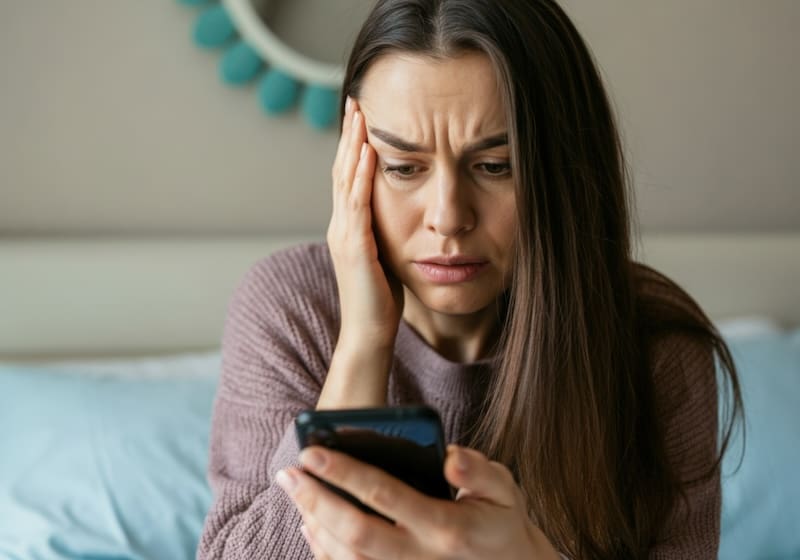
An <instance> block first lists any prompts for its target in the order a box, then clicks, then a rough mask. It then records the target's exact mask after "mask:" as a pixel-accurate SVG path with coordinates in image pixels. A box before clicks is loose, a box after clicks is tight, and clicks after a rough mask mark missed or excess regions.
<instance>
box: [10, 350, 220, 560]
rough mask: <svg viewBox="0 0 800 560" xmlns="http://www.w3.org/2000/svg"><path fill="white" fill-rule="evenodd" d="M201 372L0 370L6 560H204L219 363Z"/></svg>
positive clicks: (170, 368)
mask: <svg viewBox="0 0 800 560" xmlns="http://www.w3.org/2000/svg"><path fill="white" fill-rule="evenodd" d="M200 363H201V364H205V367H200V368H198V367H197V366H198V360H197V359H194V360H189V359H182V358H175V359H172V360H167V361H159V362H154V361H152V360H150V361H149V362H140V363H137V362H131V363H116V364H107V365H105V366H104V365H102V364H100V365H94V366H93V367H79V366H77V365H76V366H60V367H55V366H54V367H50V368H47V367H42V366H40V367H32V366H11V365H0V558H4V559H14V560H16V559H26V560H56V559H58V560H61V559H67V558H69V559H85V560H88V559H92V560H111V559H114V560H121V559H135V560H139V559H141V560H144V559H161V558H165V559H166V558H169V559H175V560H181V559H187V560H189V559H193V558H194V556H195V549H196V544H197V540H198V538H199V535H200V531H201V528H202V523H203V519H204V516H205V513H206V511H207V509H208V507H209V503H210V499H211V497H210V492H209V489H208V487H207V484H206V481H205V468H206V463H207V453H208V429H209V419H210V411H211V404H212V399H213V395H214V391H215V386H216V380H217V373H216V372H217V371H218V369H219V357H218V355H209V356H208V357H207V358H205V359H201V360H200ZM187 366H191V367H187ZM190 369H193V370H195V371H191V372H189V371H188V370H190ZM198 369H199V370H201V371H197V370H198Z"/></svg>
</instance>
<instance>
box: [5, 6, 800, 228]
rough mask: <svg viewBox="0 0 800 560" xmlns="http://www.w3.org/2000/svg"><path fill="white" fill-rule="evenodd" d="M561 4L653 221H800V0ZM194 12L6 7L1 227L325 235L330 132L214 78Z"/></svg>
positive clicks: (664, 224)
mask: <svg viewBox="0 0 800 560" xmlns="http://www.w3.org/2000/svg"><path fill="white" fill-rule="evenodd" d="M301 1H304V0H292V2H301ZM326 1H332V0H326ZM338 1H344V0H338ZM359 1H363V0H359ZM345 3H346V4H348V5H349V4H352V2H345ZM564 5H565V7H566V8H567V10H568V11H569V12H570V14H571V15H572V16H573V17H574V19H575V21H576V23H577V24H578V26H579V27H580V29H581V30H582V31H583V32H584V34H585V37H586V38H587V40H588V42H589V44H590V46H591V47H592V49H593V50H594V52H595V54H596V57H597V59H598V61H599V63H600V65H601V67H602V69H603V72H604V75H605V77H606V78H607V81H608V82H609V84H610V89H611V91H612V93H613V97H614V100H615V104H616V105H617V107H618V111H619V114H620V119H621V122H622V125H623V128H624V132H625V138H626V143H627V146H628V150H629V152H630V160H631V166H632V168H633V172H634V177H635V180H636V187H637V196H638V205H639V209H640V217H641V220H640V221H641V224H642V227H643V229H644V230H645V231H667V230H691V231H712V230H713V231H731V230H739V231H742V230H773V231H774V230H790V229H792V230H798V229H800V196H797V194H798V189H800V185H798V177H799V176H800V173H799V171H800V163H799V162H800V158H798V157H796V154H795V152H796V147H797V145H798V143H797V140H798V138H797V134H798V129H800V126H799V125H800V118H798V116H799V114H800V111H798V109H797V106H796V100H797V99H800V72H798V67H797V62H796V53H797V52H798V43H800V41H799V40H798V39H797V38H796V37H797V35H796V33H797V28H798V25H800V2H798V1H797V0H669V1H660V2H643V1H641V0H603V1H597V0H568V1H565V2H564ZM193 14H194V11H193V10H192V9H189V8H186V7H184V6H181V5H180V4H178V3H177V2H176V1H175V0H171V1H166V2H165V1H144V2H138V1H133V2H131V1H120V0H116V1H113V0H71V1H70V2H61V1H59V0H38V1H34V2H12V1H2V2H0V75H2V84H1V85H0V235H13V234H31V233H32V234H59V235H60V234H94V233H101V234H115V233H119V234H125V233H144V234H165V233H177V234H184V233H185V234H192V233H200V232H203V233H243V232H249V233H254V232H279V231H280V232H294V233H296V232H308V231H310V232H322V231H324V228H325V225H326V223H327V217H328V212H329V208H330V201H329V194H328V190H329V186H328V185H329V177H330V165H331V163H332V160H333V155H334V150H335V146H336V137H335V134H334V133H333V132H328V133H319V132H316V131H313V130H312V129H310V128H309V127H308V126H307V125H306V124H305V123H304V122H303V120H302V119H301V117H299V116H298V115H296V114H292V115H288V116H284V117H281V118H273V117H267V116H264V115H263V114H262V112H261V109H260V108H259V107H258V105H257V102H256V96H255V91H254V89H253V88H252V87H248V88H244V89H240V90H234V89H230V88H228V87H226V86H224V85H222V84H221V83H220V80H219V78H218V61H219V54H218V53H217V52H204V51H201V50H199V49H197V48H196V47H194V46H193V45H192V43H191V41H190V39H189V38H190V34H191V27H192V25H193V22H194V15H193ZM327 29H328V28H318V29H313V30H311V33H313V34H317V35H319V34H324V33H325V32H326V30H327ZM330 29H336V33H337V34H339V35H341V31H340V30H341V26H338V27H331V28H330ZM350 38H351V37H340V38H339V39H338V40H334V41H333V44H335V48H337V49H339V50H340V51H341V52H344V50H346V47H345V46H343V45H344V44H346V43H347V41H349V40H350Z"/></svg>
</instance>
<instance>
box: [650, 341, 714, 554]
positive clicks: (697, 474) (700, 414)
mask: <svg viewBox="0 0 800 560" xmlns="http://www.w3.org/2000/svg"><path fill="white" fill-rule="evenodd" d="M651 359H652V364H653V372H654V379H655V385H656V390H657V401H656V406H657V409H658V413H659V416H660V417H662V418H664V419H665V420H666V424H665V426H666V430H665V439H666V447H667V455H668V459H669V460H670V461H671V462H672V464H673V465H674V466H675V467H676V469H677V473H678V475H679V476H680V478H681V480H682V481H684V484H685V490H686V500H681V499H680V498H679V499H678V502H677V504H676V506H675V507H674V508H673V511H672V512H671V515H670V516H669V519H668V521H667V524H666V526H665V527H664V530H663V531H662V534H661V536H660V539H659V543H658V544H656V546H655V547H654V548H653V549H652V550H651V552H650V555H649V558H650V559H651V560H672V559H676V560H677V559H679V558H693V559H696V560H703V559H709V560H710V559H716V558H717V549H718V547H719V536H720V515H721V513H720V512H721V496H722V492H721V487H720V469H719V466H717V468H715V469H712V467H713V466H714V463H715V460H716V455H717V451H718V447H717V445H718V444H717V406H718V405H717V384H716V369H715V364H714V358H713V353H712V350H711V347H710V346H708V345H706V344H705V343H703V342H701V341H698V340H696V339H693V338H690V337H689V336H688V335H682V334H670V335H666V336H664V337H663V338H662V339H661V340H659V341H658V343H657V345H656V347H655V349H654V351H653V354H652V358H651Z"/></svg>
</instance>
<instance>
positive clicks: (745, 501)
mask: <svg viewBox="0 0 800 560" xmlns="http://www.w3.org/2000/svg"><path fill="white" fill-rule="evenodd" d="M728 343H729V345H730V348H731V352H732V353H733V358H734V361H735V362H736V365H737V367H738V370H739V379H740V383H741V387H742V393H743V398H744V406H745V418H746V441H745V453H744V456H742V454H741V451H742V445H741V444H742V440H741V437H739V438H737V439H736V440H734V442H733V444H732V446H731V448H730V452H729V453H728V454H727V455H726V456H725V458H724V460H723V464H722V467H723V468H722V474H723V479H722V487H723V493H722V496H723V504H722V540H721V543H720V554H719V557H720V558H721V559H736V560H738V559H743V558H744V559H754V558H774V559H778V558H785V559H788V558H800V330H797V331H794V332H791V333H777V334H763V335H760V336H753V337H745V338H741V339H736V338H729V339H728ZM739 435H740V436H741V432H740V433H739ZM740 459H741V460H742V463H741V466H740V468H739V469H738V471H737V470H736V467H737V466H738V465H739V460H740Z"/></svg>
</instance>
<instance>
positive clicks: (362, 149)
mask: <svg viewBox="0 0 800 560" xmlns="http://www.w3.org/2000/svg"><path fill="white" fill-rule="evenodd" d="M365 155H367V143H366V142H364V143H362V144H361V159H364V156H365Z"/></svg>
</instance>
